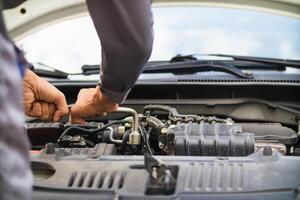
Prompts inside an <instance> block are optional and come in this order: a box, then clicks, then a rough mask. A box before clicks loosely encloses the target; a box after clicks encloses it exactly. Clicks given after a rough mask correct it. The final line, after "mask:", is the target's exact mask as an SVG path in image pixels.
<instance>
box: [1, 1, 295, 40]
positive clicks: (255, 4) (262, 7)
mask: <svg viewBox="0 0 300 200" xmlns="http://www.w3.org/2000/svg"><path fill="white" fill-rule="evenodd" d="M182 4H184V5H191V6H213V7H229V8H242V9H248V10H258V11H264V12H273V13H277V14H281V15H287V16H291V17H295V18H300V1H299V0H251V1H236V0H153V6H170V5H172V6H174V5H182ZM87 14H88V11H87V7H86V4H85V0H64V1H61V0H51V1H47V3H45V1H41V0H28V1H26V2H24V3H23V4H21V5H19V6H18V7H16V8H13V9H8V10H6V11H4V17H5V20H6V24H7V29H8V31H9V33H10V35H11V37H12V38H13V39H14V40H18V39H21V38H22V37H24V36H26V35H27V34H29V33H31V32H34V31H36V30H39V29H41V28H43V27H45V26H49V25H50V24H53V23H56V22H57V21H61V20H66V18H73V17H76V16H80V15H87Z"/></svg>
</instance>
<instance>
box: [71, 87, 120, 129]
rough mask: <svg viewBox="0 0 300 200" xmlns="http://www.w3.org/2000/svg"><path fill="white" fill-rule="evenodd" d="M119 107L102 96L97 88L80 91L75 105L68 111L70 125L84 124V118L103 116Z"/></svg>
mask: <svg viewBox="0 0 300 200" xmlns="http://www.w3.org/2000/svg"><path fill="white" fill-rule="evenodd" d="M118 107H119V105H118V104H117V103H115V102H113V101H112V100H110V99H108V98H106V97H105V96H104V95H102V93H101V91H100V89H99V87H98V86H97V87H96V88H88V89H81V90H80V92H79V94H78V98H77V101H76V103H75V104H74V106H73V107H72V108H71V110H70V114H71V117H70V122H71V123H79V124H82V123H85V120H84V119H85V118H87V117H95V116H105V115H106V114H107V113H108V112H114V111H116V110H117V109H118Z"/></svg>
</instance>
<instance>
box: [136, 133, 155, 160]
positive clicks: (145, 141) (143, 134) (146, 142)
mask: <svg viewBox="0 0 300 200" xmlns="http://www.w3.org/2000/svg"><path fill="white" fill-rule="evenodd" d="M139 129H140V132H141V135H142V137H143V140H144V143H145V144H146V150H147V151H148V153H149V154H150V155H153V152H152V150H151V147H150V145H149V141H148V137H147V134H146V131H145V129H144V128H142V127H139Z"/></svg>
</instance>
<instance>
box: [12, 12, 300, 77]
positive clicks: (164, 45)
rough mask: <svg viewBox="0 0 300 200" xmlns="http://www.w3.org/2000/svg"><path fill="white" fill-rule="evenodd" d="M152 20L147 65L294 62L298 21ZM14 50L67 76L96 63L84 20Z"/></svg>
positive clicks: (184, 15) (96, 49) (243, 16)
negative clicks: (230, 59) (212, 60)
mask: <svg viewBox="0 0 300 200" xmlns="http://www.w3.org/2000/svg"><path fill="white" fill-rule="evenodd" d="M153 15H154V32H155V40H154V49H153V53H152V56H151V58H150V61H157V60H169V59H170V58H171V57H173V56H175V55H177V54H183V55H184V54H194V53H221V54H236V55H245V56H258V57H271V58H286V59H300V20H298V19H294V18H290V17H286V16H279V15H275V14H271V13H266V12H257V11H248V10H240V9H229V8H213V7H154V8H153ZM49 38H51V39H49ZM53 41H55V42H53ZM17 44H18V45H19V46H20V47H21V48H23V49H24V50H25V52H26V56H27V58H28V60H29V61H31V62H41V63H45V64H47V65H50V66H52V67H55V68H57V69H59V70H62V71H66V72H69V73H76V72H80V71H81V66H82V65H84V64H99V63H100V62H101V46H100V41H99V39H98V36H97V34H96V31H95V29H94V26H93V23H92V20H91V18H90V17H88V16H86V17H80V18H76V19H72V20H68V21H64V22H60V23H57V24H54V25H52V26H50V27H47V28H45V29H42V30H40V31H38V32H36V33H34V34H31V35H29V36H28V37H26V38H24V39H22V40H20V41H18V42H17Z"/></svg>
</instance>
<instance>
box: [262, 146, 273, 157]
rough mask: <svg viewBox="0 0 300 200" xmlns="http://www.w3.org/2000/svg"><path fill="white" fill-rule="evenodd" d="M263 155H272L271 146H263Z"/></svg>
mask: <svg viewBox="0 0 300 200" xmlns="http://www.w3.org/2000/svg"><path fill="white" fill-rule="evenodd" d="M262 153H263V155H264V156H271V155H272V154H273V150H272V147H271V146H265V147H264V148H263V152H262Z"/></svg>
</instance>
